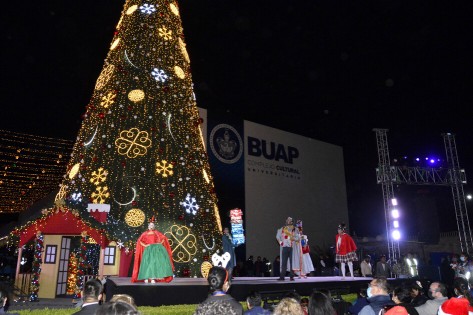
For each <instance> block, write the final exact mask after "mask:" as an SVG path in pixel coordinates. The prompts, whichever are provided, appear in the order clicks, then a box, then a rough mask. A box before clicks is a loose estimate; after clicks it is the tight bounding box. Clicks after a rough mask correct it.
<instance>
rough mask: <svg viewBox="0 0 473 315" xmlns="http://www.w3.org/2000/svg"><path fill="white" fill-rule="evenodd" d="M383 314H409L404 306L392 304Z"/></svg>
mask: <svg viewBox="0 0 473 315" xmlns="http://www.w3.org/2000/svg"><path fill="white" fill-rule="evenodd" d="M385 315H409V313H408V312H407V310H406V308H405V307H404V306H394V307H392V308H391V309H390V310H388V311H387V312H386V313H385Z"/></svg>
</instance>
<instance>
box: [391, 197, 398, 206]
mask: <svg viewBox="0 0 473 315" xmlns="http://www.w3.org/2000/svg"><path fill="white" fill-rule="evenodd" d="M391 204H392V205H393V206H397V199H396V198H393V199H391Z"/></svg>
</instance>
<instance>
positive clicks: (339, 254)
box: [335, 223, 358, 280]
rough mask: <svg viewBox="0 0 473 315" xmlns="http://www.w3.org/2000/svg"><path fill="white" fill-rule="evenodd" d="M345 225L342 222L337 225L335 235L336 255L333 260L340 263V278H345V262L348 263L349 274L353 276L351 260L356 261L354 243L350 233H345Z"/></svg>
mask: <svg viewBox="0 0 473 315" xmlns="http://www.w3.org/2000/svg"><path fill="white" fill-rule="evenodd" d="M346 229H347V228H346V225H345V223H342V224H340V225H339V226H338V234H337V235H336V236H335V248H336V251H335V253H336V256H335V262H336V263H340V269H341V270H342V280H344V279H345V264H346V263H348V268H349V269H350V275H351V277H352V278H355V276H354V274H353V262H354V261H358V257H357V256H356V245H355V242H354V241H353V239H352V238H351V236H350V235H348V234H347V233H346Z"/></svg>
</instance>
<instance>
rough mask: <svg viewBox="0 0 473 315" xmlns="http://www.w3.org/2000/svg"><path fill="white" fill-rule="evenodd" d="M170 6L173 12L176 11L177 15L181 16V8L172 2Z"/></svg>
mask: <svg viewBox="0 0 473 315" xmlns="http://www.w3.org/2000/svg"><path fill="white" fill-rule="evenodd" d="M169 8H170V9H171V12H172V13H174V15H175V16H179V9H178V8H177V6H176V5H175V4H174V3H170V4H169Z"/></svg>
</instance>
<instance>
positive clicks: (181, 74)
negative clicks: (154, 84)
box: [174, 66, 186, 79]
mask: <svg viewBox="0 0 473 315" xmlns="http://www.w3.org/2000/svg"><path fill="white" fill-rule="evenodd" d="M174 73H175V74H176V75H177V77H178V78H179V79H184V78H185V77H186V74H185V73H184V70H182V68H181V67H179V66H174Z"/></svg>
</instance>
